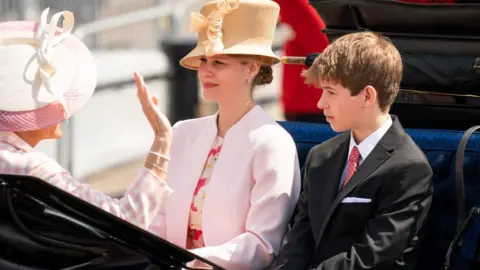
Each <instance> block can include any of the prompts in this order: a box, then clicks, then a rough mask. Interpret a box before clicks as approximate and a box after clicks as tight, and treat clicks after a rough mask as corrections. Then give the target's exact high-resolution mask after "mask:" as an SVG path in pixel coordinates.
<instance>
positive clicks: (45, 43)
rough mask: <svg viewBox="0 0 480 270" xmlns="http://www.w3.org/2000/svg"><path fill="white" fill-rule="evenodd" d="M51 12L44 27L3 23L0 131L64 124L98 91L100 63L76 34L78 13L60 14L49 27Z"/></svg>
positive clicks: (41, 24)
mask: <svg viewBox="0 0 480 270" xmlns="http://www.w3.org/2000/svg"><path fill="white" fill-rule="evenodd" d="M48 12H49V9H46V10H45V11H43V13H42V15H41V19H40V22H38V23H37V22H31V21H13V22H2V23H0V61H1V65H0V131H26V130H35V129H41V128H44V127H48V126H52V125H55V124H58V123H60V122H62V121H64V120H66V119H68V118H69V117H70V116H71V115H72V114H73V113H75V112H76V111H77V110H79V109H80V108H81V107H82V106H83V105H84V104H85V103H86V102H87V101H88V100H89V98H90V97H91V96H92V94H93V91H94V90H95V86H96V81H97V70H96V66H95V61H94V58H93V56H92V54H91V53H90V51H89V50H88V48H87V47H86V46H85V45H84V44H83V43H82V42H81V41H80V40H79V39H77V38H76V37H74V36H73V35H71V30H72V28H73V25H74V17H73V14H72V13H71V12H68V11H63V12H59V13H56V14H54V15H53V16H52V19H51V21H50V22H47V16H48ZM62 16H63V18H64V20H63V27H62V28H59V27H57V23H58V21H59V19H60V18H61V17H62Z"/></svg>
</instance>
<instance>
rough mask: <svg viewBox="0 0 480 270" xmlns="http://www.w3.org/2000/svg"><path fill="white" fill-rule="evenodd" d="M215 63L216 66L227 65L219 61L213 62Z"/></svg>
mask: <svg viewBox="0 0 480 270" xmlns="http://www.w3.org/2000/svg"><path fill="white" fill-rule="evenodd" d="M213 63H214V64H216V65H225V63H223V62H220V61H218V60H215V62H213Z"/></svg>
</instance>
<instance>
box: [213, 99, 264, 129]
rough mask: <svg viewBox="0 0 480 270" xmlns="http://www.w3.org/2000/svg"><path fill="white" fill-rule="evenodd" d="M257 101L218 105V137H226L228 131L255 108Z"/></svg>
mask: <svg viewBox="0 0 480 270" xmlns="http://www.w3.org/2000/svg"><path fill="white" fill-rule="evenodd" d="M255 105H256V104H255V101H253V100H249V101H247V102H239V103H237V104H228V105H227V104H225V105H223V106H222V104H218V119H217V127H218V136H220V137H222V138H223V137H225V134H226V133H227V131H228V130H229V129H230V128H231V127H232V126H233V125H235V124H236V123H237V122H238V121H240V119H242V117H243V116H245V114H247V113H248V112H249V111H250V110H251V109H253V107H255Z"/></svg>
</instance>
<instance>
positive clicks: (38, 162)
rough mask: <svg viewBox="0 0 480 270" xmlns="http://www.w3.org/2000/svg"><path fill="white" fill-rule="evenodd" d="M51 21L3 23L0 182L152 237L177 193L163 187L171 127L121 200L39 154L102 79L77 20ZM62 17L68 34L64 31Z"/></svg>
mask: <svg viewBox="0 0 480 270" xmlns="http://www.w3.org/2000/svg"><path fill="white" fill-rule="evenodd" d="M47 15H48V9H47V10H45V11H44V12H43V13H42V16H41V21H40V23H35V22H24V21H16V22H4V23H0V59H1V62H2V64H1V65H0V174H18V175H30V176H35V177H37V178H40V179H42V180H45V181H47V182H49V183H51V184H53V185H55V186H58V187H60V188H62V189H64V190H67V191H69V192H71V193H72V194H74V195H77V196H78V197H80V198H82V199H85V200H87V201H89V202H90V203H93V204H95V205H96V206H98V207H100V208H102V209H104V210H106V211H108V212H111V213H113V214H115V215H117V216H119V217H121V218H124V219H127V220H128V221H130V222H131V223H133V224H135V225H137V226H139V227H141V228H144V229H148V226H149V225H150V223H151V222H152V217H153V216H155V214H156V213H157V212H158V209H159V207H160V206H161V205H162V203H163V200H164V198H165V197H166V196H165V195H167V194H168V193H169V189H168V187H167V186H166V184H165V182H164V181H162V179H164V178H165V175H166V169H167V166H168V161H167V160H166V157H167V155H168V150H169V149H168V145H169V143H167V141H168V137H167V135H169V134H171V129H170V128H169V125H163V128H162V129H157V130H156V133H155V135H156V137H155V138H156V139H155V141H154V142H153V144H152V148H151V149H150V150H151V151H150V153H149V154H148V157H147V159H146V162H145V168H144V169H143V170H142V171H141V172H140V174H139V175H138V177H137V179H136V181H134V183H133V185H132V186H131V187H130V188H129V189H128V191H127V192H126V194H125V196H124V197H123V198H122V199H120V200H115V199H111V198H108V197H106V196H105V195H103V194H102V193H100V192H98V191H95V190H92V189H90V188H89V187H88V186H87V185H82V184H80V183H79V182H77V181H75V179H73V178H72V177H71V175H70V174H69V172H67V171H66V170H65V169H64V168H62V167H61V166H60V165H59V164H58V163H57V162H56V161H54V160H53V159H50V158H49V157H47V156H46V155H44V154H42V153H39V152H34V151H33V147H35V146H36V145H37V144H38V143H39V142H40V141H41V140H45V139H58V138H60V137H61V136H62V131H61V129H60V124H61V123H62V122H63V121H64V120H66V119H68V118H69V117H70V116H72V115H73V114H74V113H75V112H77V111H78V110H79V109H80V108H81V107H82V106H83V105H84V104H85V103H86V102H87V101H88V100H89V98H90V97H91V96H92V93H93V91H94V89H95V85H96V79H97V78H96V74H97V72H96V68H95V62H94V59H93V56H92V55H91V54H90V52H89V50H88V49H87V47H86V46H85V45H84V44H83V43H82V42H81V41H80V40H79V39H77V38H75V37H74V36H73V35H71V33H70V32H71V30H72V27H73V23H74V18H73V14H72V13H70V12H60V13H57V14H55V15H53V17H52V19H51V21H50V22H47ZM61 16H63V18H64V21H63V28H58V27H57V22H58V20H59V19H60V17H61ZM139 97H140V99H141V100H142V106H152V109H151V110H152V111H154V109H153V105H151V104H149V103H147V102H144V101H145V100H147V98H148V97H146V93H145V91H139ZM167 123H168V120H167ZM165 134H167V135H165Z"/></svg>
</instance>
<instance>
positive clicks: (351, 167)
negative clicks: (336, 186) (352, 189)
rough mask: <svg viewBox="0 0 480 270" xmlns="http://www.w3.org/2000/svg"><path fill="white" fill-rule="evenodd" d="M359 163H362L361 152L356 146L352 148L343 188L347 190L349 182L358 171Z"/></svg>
mask: <svg viewBox="0 0 480 270" xmlns="http://www.w3.org/2000/svg"><path fill="white" fill-rule="evenodd" d="M359 161H360V151H358V148H357V147H356V146H354V147H353V148H352V152H351V153H350V157H348V171H347V177H346V178H345V181H344V182H343V186H342V188H345V186H346V185H347V183H348V181H350V178H352V175H353V174H354V173H355V172H356V171H357V167H358V162H359Z"/></svg>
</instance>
